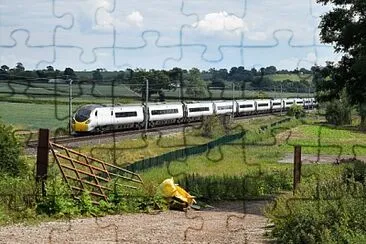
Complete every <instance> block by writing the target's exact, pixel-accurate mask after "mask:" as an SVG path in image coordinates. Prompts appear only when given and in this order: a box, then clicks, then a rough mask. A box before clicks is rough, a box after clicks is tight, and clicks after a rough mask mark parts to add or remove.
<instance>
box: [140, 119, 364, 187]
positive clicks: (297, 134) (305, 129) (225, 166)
mask: <svg viewBox="0 0 366 244" xmlns="http://www.w3.org/2000/svg"><path fill="white" fill-rule="evenodd" d="M289 129H290V130H287V131H285V132H282V133H279V134H278V136H277V137H276V139H275V138H274V137H273V136H271V135H270V133H268V134H267V136H264V137H263V138H262V140H260V141H257V142H255V143H245V142H244V141H237V142H236V144H234V145H226V146H222V147H220V148H215V149H213V150H211V151H210V152H208V153H207V154H204V155H199V156H194V157H190V158H188V159H187V160H186V161H184V162H172V163H170V164H169V165H165V166H163V167H159V168H154V169H151V170H148V171H146V172H143V177H144V178H145V179H147V180H149V181H150V180H151V181H153V182H155V183H157V182H158V181H159V180H163V179H164V178H167V177H171V175H176V176H179V177H182V176H184V175H186V174H192V173H196V174H199V175H203V176H205V175H206V176H207V175H241V174H246V173H253V172H260V171H262V170H265V171H277V170H281V171H282V170H284V171H288V173H289V174H291V172H292V171H291V170H292V164H281V163H278V161H279V160H280V159H282V158H283V157H284V156H285V155H286V154H288V153H293V150H294V148H293V145H294V144H299V145H302V148H303V149H302V153H309V154H316V153H317V151H318V146H317V145H318V138H319V137H318V132H319V131H321V136H320V142H321V144H320V152H321V155H326V154H330V155H338V153H339V148H342V150H343V151H342V155H343V156H345V157H347V156H348V157H349V156H351V155H352V147H353V145H355V144H359V145H361V146H359V147H357V148H356V149H357V150H356V153H357V155H358V156H366V143H365V142H366V134H365V133H361V132H357V131H349V130H341V129H338V128H331V127H324V126H319V125H299V126H297V127H295V128H292V129H291V128H289ZM290 131H291V132H292V134H291V136H290V137H289V140H288V141H286V140H284V138H287V136H288V135H289V132H290ZM253 137H256V134H254V136H253ZM251 141H255V140H251ZM307 145H310V146H311V147H307ZM331 167H333V166H332V165H303V168H304V170H305V172H306V171H308V172H309V171H311V172H315V173H316V174H318V173H320V172H323V173H324V172H326V171H327V170H328V169H330V168H331ZM305 175H306V173H305Z"/></svg>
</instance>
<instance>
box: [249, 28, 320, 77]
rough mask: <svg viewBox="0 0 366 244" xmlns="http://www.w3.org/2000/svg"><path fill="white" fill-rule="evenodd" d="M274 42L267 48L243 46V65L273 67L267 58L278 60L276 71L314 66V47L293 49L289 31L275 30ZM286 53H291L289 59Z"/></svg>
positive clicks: (315, 61)
mask: <svg viewBox="0 0 366 244" xmlns="http://www.w3.org/2000/svg"><path fill="white" fill-rule="evenodd" d="M272 35H273V39H274V42H272V44H270V45H267V46H260V45H253V46H251V45H247V44H245V45H244V64H246V63H260V64H262V65H264V66H263V67H265V66H270V65H273V60H272V59H271V58H269V57H276V58H279V59H280V61H279V63H278V64H277V65H276V67H277V68H278V69H288V70H295V69H297V68H302V67H303V66H300V65H304V64H307V66H306V67H307V68H310V67H311V66H313V65H316V64H317V62H318V56H317V53H316V48H314V47H297V48H296V47H293V46H291V45H290V42H291V40H292V38H293V32H292V31H291V30H283V29H282V30H276V31H274V32H273V33H272ZM288 53H291V55H292V56H291V57H289V55H288Z"/></svg>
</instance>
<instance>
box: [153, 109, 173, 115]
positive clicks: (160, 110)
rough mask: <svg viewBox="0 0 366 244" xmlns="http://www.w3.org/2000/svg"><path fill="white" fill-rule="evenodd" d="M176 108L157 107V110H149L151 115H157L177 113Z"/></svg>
mask: <svg viewBox="0 0 366 244" xmlns="http://www.w3.org/2000/svg"><path fill="white" fill-rule="evenodd" d="M177 113H178V109H159V110H151V114H152V115H159V114H177Z"/></svg>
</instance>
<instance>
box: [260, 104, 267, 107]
mask: <svg viewBox="0 0 366 244" xmlns="http://www.w3.org/2000/svg"><path fill="white" fill-rule="evenodd" d="M258 107H268V103H258Z"/></svg>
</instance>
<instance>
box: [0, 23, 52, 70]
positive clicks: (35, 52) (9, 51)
mask: <svg viewBox="0 0 366 244" xmlns="http://www.w3.org/2000/svg"><path fill="white" fill-rule="evenodd" d="M30 35H31V33H30V31H29V30H27V29H17V30H13V31H12V32H11V33H10V35H9V36H10V38H11V39H12V41H13V43H12V44H11V45H0V63H1V64H9V65H14V67H15V66H16V64H17V63H18V62H20V63H22V64H23V66H24V67H25V69H27V70H32V69H44V68H45V67H46V66H44V67H41V65H42V60H49V61H51V60H53V56H54V52H53V50H54V49H53V47H52V45H32V44H30V39H31V36H30ZM0 36H1V38H0V40H3V38H4V36H3V35H2V34H0ZM32 40H34V39H33V38H32ZM24 53H27V54H28V55H27V56H24V55H23V54H24ZM10 68H13V67H10Z"/></svg>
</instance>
